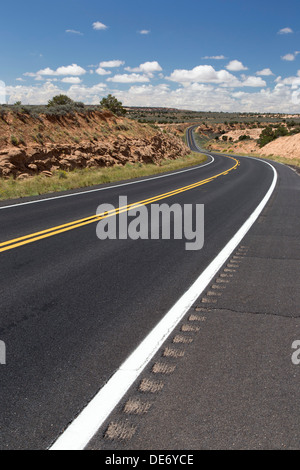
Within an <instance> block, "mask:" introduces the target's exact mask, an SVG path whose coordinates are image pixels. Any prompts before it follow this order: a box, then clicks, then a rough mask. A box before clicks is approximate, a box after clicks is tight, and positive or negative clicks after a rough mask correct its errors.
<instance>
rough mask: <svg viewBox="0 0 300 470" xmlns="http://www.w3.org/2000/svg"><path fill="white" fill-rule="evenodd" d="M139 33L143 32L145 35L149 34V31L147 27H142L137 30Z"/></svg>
mask: <svg viewBox="0 0 300 470" xmlns="http://www.w3.org/2000/svg"><path fill="white" fill-rule="evenodd" d="M138 33H139V34H144V35H147V34H150V33H151V31H150V30H149V29H142V30H141V31H138Z"/></svg>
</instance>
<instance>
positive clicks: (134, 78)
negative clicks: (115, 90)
mask: <svg viewBox="0 0 300 470" xmlns="http://www.w3.org/2000/svg"><path fill="white" fill-rule="evenodd" d="M107 81H108V82H114V83H138V82H141V83H142V82H149V81H150V79H149V77H147V76H146V75H139V74H137V73H131V74H128V73H124V74H120V75H115V76H114V77H111V78H108V79H107Z"/></svg>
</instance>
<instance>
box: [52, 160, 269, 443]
mask: <svg viewBox="0 0 300 470" xmlns="http://www.w3.org/2000/svg"><path fill="white" fill-rule="evenodd" d="M264 163H265V164H267V165H269V166H270V167H271V168H272V169H273V172H274V177H273V181H272V184H271V186H270V188H269V190H268V192H267V194H266V195H265V197H264V198H263V199H262V201H261V202H260V204H259V205H258V206H257V208H256V209H255V210H254V212H253V213H252V214H251V215H250V217H249V218H248V219H247V220H246V222H245V223H244V224H243V225H242V227H241V228H240V229H239V230H238V231H237V233H236V234H235V235H234V236H233V238H232V239H231V240H230V241H229V242H228V243H227V245H226V246H225V247H224V248H223V249H222V251H221V252H220V253H219V254H218V255H217V257H216V258H215V259H214V260H213V261H212V262H211V263H210V264H209V266H208V267H207V268H206V269H205V270H204V271H203V272H202V274H201V275H200V276H199V277H198V279H197V280H196V281H195V282H194V284H193V285H192V286H191V287H190V288H189V290H188V291H187V292H186V293H185V294H184V295H183V296H182V297H181V298H180V299H179V300H178V301H177V302H176V304H175V305H174V306H173V307H172V308H171V310H170V311H169V312H168V313H167V314H166V315H165V316H164V318H163V319H162V320H161V321H160V322H159V323H158V324H157V326H156V327H155V328H154V329H153V330H152V331H151V332H150V333H149V334H148V336H147V337H146V338H145V339H144V340H143V341H142V343H141V344H140V345H139V346H138V347H137V348H136V349H135V351H134V352H133V353H132V354H131V355H130V356H129V358H128V359H127V360H126V361H125V362H124V363H123V364H122V365H121V367H120V368H119V369H118V370H117V371H116V372H115V373H114V375H113V376H112V377H111V379H110V380H109V381H108V382H107V384H106V385H104V387H103V388H102V389H101V390H100V391H99V392H98V394H97V395H96V396H95V398H93V399H92V400H91V401H90V403H89V404H88V405H87V406H86V408H85V409H84V410H83V411H82V412H81V413H80V414H79V416H78V417H77V418H76V419H75V420H74V421H73V422H72V423H71V424H70V426H69V427H68V428H67V429H66V430H65V431H64V433H63V434H62V435H61V436H60V437H59V438H58V439H57V441H56V442H55V443H54V444H53V445H52V447H50V449H49V450H83V449H84V448H85V447H86V446H87V445H88V443H89V442H90V440H91V439H92V438H93V436H94V435H95V434H96V433H97V431H98V430H99V429H100V427H101V426H102V424H103V423H104V421H105V420H106V419H107V418H108V416H109V415H110V413H111V412H112V411H113V410H114V408H115V407H116V405H117V404H118V403H119V402H120V400H121V399H122V398H123V396H124V395H125V393H126V392H127V391H128V389H129V388H130V386H131V385H132V384H133V383H134V381H135V380H136V379H137V378H138V376H139V375H140V373H141V372H142V370H143V369H144V368H145V366H146V365H147V364H148V363H149V361H150V360H151V359H152V357H153V356H154V354H155V353H156V352H157V351H158V350H159V348H160V347H161V346H162V344H163V343H164V341H165V340H166V339H167V337H168V336H169V334H170V333H171V332H172V331H173V330H174V328H175V327H176V326H177V324H178V323H179V322H180V320H181V319H182V318H183V317H184V316H185V314H186V313H187V312H188V310H189V309H190V308H191V306H192V305H193V303H194V302H195V301H196V300H197V299H198V298H199V296H200V295H201V294H202V292H203V291H204V289H205V288H206V287H207V286H208V284H209V283H210V282H211V281H212V279H213V278H214V276H215V275H216V274H217V273H218V271H219V270H220V268H221V267H222V266H223V265H224V263H225V262H226V260H227V259H228V257H229V256H230V255H231V253H232V252H233V251H234V250H235V248H236V247H237V246H238V244H239V243H240V242H241V240H242V239H243V238H244V236H245V235H246V233H247V232H248V231H249V229H250V228H251V227H252V225H253V224H254V222H255V221H256V220H257V218H258V217H259V215H260V213H261V212H262V210H263V209H264V207H265V206H266V204H267V202H268V200H269V199H270V197H271V195H272V193H273V191H274V189H275V187H276V183H277V179H278V174H277V171H276V169H275V168H274V167H273V165H271V164H270V163H268V162H264Z"/></svg>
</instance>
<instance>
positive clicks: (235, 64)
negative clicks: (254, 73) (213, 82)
mask: <svg viewBox="0 0 300 470" xmlns="http://www.w3.org/2000/svg"><path fill="white" fill-rule="evenodd" d="M226 68H227V70H229V71H230V72H241V71H242V70H248V67H245V66H244V65H243V64H242V62H240V61H239V60H231V61H230V62H229V64H228V65H227V66H226Z"/></svg>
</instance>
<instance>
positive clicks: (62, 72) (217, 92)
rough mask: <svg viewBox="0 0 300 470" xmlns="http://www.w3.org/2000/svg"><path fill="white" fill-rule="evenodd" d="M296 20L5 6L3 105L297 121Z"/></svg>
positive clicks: (172, 10)
mask: <svg viewBox="0 0 300 470" xmlns="http://www.w3.org/2000/svg"><path fill="white" fill-rule="evenodd" d="M299 18H300V2H299V0H286V1H285V2H282V1H281V2H279V1H277V0H275V1H269V0H260V1H257V0H252V1H251V2H245V1H242V0H211V1H210V2H207V1H199V0H197V1H196V0H187V1H186V2H183V1H178V0H172V1H171V0H160V1H158V0H151V2H144V1H142V0H127V1H126V2H124V0H123V1H121V0H110V1H107V2H104V1H102V0H84V1H83V0H60V1H58V0H51V2H46V1H43V0H27V1H26V2H25V1H24V0H22V1H20V0H10V2H5V3H4V4H3V5H2V6H1V17H0V37H1V49H0V50H1V55H0V58H1V62H0V64H1V65H0V71H1V72H0V80H1V81H2V82H5V85H6V88H5V91H6V99H7V100H8V102H9V103H13V102H15V101H18V100H21V101H22V102H23V103H31V104H38V103H46V102H47V101H48V100H49V99H50V98H51V97H52V96H54V95H55V94H58V93H67V94H68V95H69V96H71V97H72V98H73V99H76V100H80V101H84V102H85V103H93V104H94V103H98V102H99V100H100V99H101V98H102V97H103V96H105V95H107V94H108V93H113V94H115V95H116V96H117V97H118V98H119V99H121V100H122V101H123V103H124V104H126V105H133V106H170V107H177V108H181V109H195V110H211V111H214V110H223V111H258V112H260V111H270V112H300V24H299ZM0 88H1V86H0ZM1 94H2V95H3V83H2V93H1V91H0V99H1Z"/></svg>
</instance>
